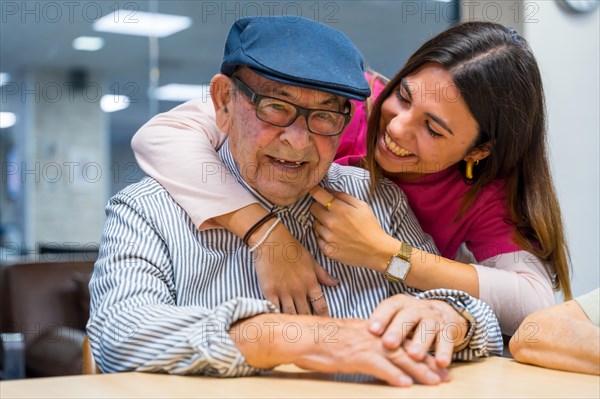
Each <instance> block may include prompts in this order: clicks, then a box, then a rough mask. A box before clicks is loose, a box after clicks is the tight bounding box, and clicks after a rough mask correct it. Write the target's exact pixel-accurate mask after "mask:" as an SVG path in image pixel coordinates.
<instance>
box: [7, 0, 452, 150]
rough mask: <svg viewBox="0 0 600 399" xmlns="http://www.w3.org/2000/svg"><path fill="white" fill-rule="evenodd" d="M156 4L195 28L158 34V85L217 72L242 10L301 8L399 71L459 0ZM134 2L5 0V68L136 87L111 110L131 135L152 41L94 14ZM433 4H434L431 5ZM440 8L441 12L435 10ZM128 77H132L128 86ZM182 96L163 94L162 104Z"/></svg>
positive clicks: (376, 64)
mask: <svg viewBox="0 0 600 399" xmlns="http://www.w3.org/2000/svg"><path fill="white" fill-rule="evenodd" d="M157 3H158V12H161V13H167V14H175V15H185V16H189V17H191V18H192V19H193V24H192V26H191V28H189V29H187V30H184V31H181V32H179V33H176V34H174V35H172V36H169V37H166V38H163V39H159V67H160V85H164V84H168V83H189V84H203V83H207V82H209V81H210V78H211V77H212V76H213V74H215V73H216V72H217V71H218V68H219V65H220V59H221V56H222V49H223V43H224V41H225V37H226V35H227V32H228V30H229V27H230V26H231V24H232V23H233V22H234V20H236V19H237V18H239V17H244V16H252V15H263V16H269V15H286V16H288V17H290V18H293V17H294V16H296V15H300V14H301V15H302V16H305V17H308V18H312V19H316V20H318V21H320V22H324V23H326V24H327V25H330V26H332V27H334V28H336V29H339V30H341V31H343V32H344V33H346V34H347V35H348V36H349V37H350V38H351V39H352V40H353V41H354V42H355V43H356V45H357V46H358V47H359V48H360V49H361V51H363V53H364V54H365V58H366V59H367V62H368V64H370V65H371V66H372V67H373V68H374V69H376V70H378V71H380V72H382V73H384V74H387V75H392V74H393V73H394V72H395V71H396V69H397V68H398V67H399V66H400V65H401V63H402V62H403V61H405V60H406V58H407V56H408V55H409V54H410V53H411V52H412V51H414V50H415V49H416V48H417V47H418V45H419V44H421V43H422V42H423V41H424V40H425V39H427V38H428V37H430V36H431V35H432V34H434V33H436V32H438V31H440V30H442V29H444V28H445V27H446V26H448V25H449V24H450V23H451V22H452V21H451V19H452V18H453V14H452V8H451V7H453V6H454V5H453V4H452V3H448V2H446V1H424V2H416V1H335V2H334V1H321V2H317V1H314V0H313V1H295V2H290V1H209V2H206V1H194V0H187V1H166V0H163V1H157ZM115 6H117V7H116V8H122V9H123V8H126V9H127V10H130V11H123V13H124V14H123V17H124V18H125V17H127V16H133V17H134V16H135V11H136V10H139V11H149V10H148V8H149V3H148V2H146V1H123V2H120V1H112V0H110V1H109V0H106V1H103V0H100V1H75V2H67V1H6V0H0V10H1V14H2V15H1V25H0V72H8V73H10V74H11V77H12V79H11V80H13V81H17V82H18V81H19V79H24V76H26V73H27V72H29V71H36V70H55V71H56V70H58V71H64V72H65V80H67V79H68V77H67V76H68V75H67V74H68V71H70V70H72V69H74V68H83V69H85V70H86V71H88V72H89V74H90V76H94V79H98V80H99V82H98V83H101V85H102V87H103V88H104V90H106V91H107V92H112V91H114V90H115V89H116V88H117V87H118V88H119V91H122V93H119V94H133V96H132V97H133V99H134V100H135V101H137V102H136V103H134V104H132V105H131V106H130V107H129V108H127V109H126V110H123V111H118V112H115V113H112V114H110V121H111V122H110V127H111V139H112V141H113V143H121V142H124V141H128V140H129V139H130V138H131V136H132V135H133V133H134V132H135V130H136V129H137V128H138V127H139V126H140V125H141V124H143V123H144V122H145V121H146V120H147V119H148V118H149V116H150V115H149V109H150V106H149V101H148V97H147V95H146V93H147V87H148V65H149V55H148V48H149V47H148V46H149V40H148V38H145V37H138V36H127V35H119V34H111V33H101V32H95V31H94V30H93V29H92V22H93V21H94V20H96V19H97V18H99V17H101V16H103V15H106V14H109V13H111V12H113V11H114V10H115ZM428 10H429V12H428ZM432 10H433V11H432ZM84 35H85V36H100V37H102V38H104V40H105V44H104V48H102V49H101V50H100V51H97V52H87V51H76V50H74V49H73V48H72V45H71V43H72V41H73V39H75V38H76V37H78V36H84ZM127 85H128V86H127ZM175 105H177V103H174V102H160V103H159V111H165V110H168V109H170V108H172V107H173V106H175Z"/></svg>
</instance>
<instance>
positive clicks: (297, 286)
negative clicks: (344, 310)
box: [253, 224, 338, 316]
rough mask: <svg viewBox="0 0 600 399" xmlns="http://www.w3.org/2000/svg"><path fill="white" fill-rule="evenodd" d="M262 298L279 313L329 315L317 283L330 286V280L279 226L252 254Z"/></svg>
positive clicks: (285, 230)
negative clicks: (312, 310) (276, 308)
mask: <svg viewBox="0 0 600 399" xmlns="http://www.w3.org/2000/svg"><path fill="white" fill-rule="evenodd" d="M253 255H254V261H255V268H256V274H257V276H258V282H259V285H260V289H261V290H262V293H263V295H264V296H265V298H266V299H267V300H269V301H271V302H272V303H273V304H274V305H275V306H276V307H278V308H279V309H281V311H282V312H283V313H288V314H296V313H297V314H310V313H311V306H312V308H313V309H314V311H315V314H317V315H319V316H329V309H328V307H327V302H326V300H325V297H324V296H323V291H322V290H321V286H320V285H319V283H321V284H325V285H329V286H334V285H336V284H338V281H337V280H336V279H334V278H333V277H331V276H330V275H329V274H328V273H327V272H326V271H325V269H323V267H322V266H321V265H319V264H318V263H317V262H316V261H315V259H314V258H313V256H312V255H311V254H310V253H309V252H308V250H307V249H306V248H304V246H303V245H302V244H300V242H298V240H296V238H295V237H294V236H292V234H291V233H290V232H289V231H288V230H287V229H286V228H285V226H283V225H281V224H279V225H278V226H277V227H276V228H275V229H274V230H273V232H272V233H271V234H270V235H269V237H268V239H267V240H266V241H265V242H264V243H263V244H262V245H261V246H260V247H259V248H258V249H257V250H255V251H254V253H253Z"/></svg>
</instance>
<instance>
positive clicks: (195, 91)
mask: <svg viewBox="0 0 600 399" xmlns="http://www.w3.org/2000/svg"><path fill="white" fill-rule="evenodd" d="M154 98H156V99H158V100H161V101H188V100H191V99H194V98H199V99H208V98H210V86H208V85H186V84H180V83H170V84H168V85H164V86H161V87H159V88H157V89H156V90H155V91H154Z"/></svg>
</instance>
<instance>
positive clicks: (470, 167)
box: [465, 160, 479, 180]
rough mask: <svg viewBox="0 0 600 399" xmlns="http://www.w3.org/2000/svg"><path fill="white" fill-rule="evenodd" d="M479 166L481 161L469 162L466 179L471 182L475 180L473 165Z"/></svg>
mask: <svg viewBox="0 0 600 399" xmlns="http://www.w3.org/2000/svg"><path fill="white" fill-rule="evenodd" d="M477 164H479V160H477V161H475V162H471V161H467V167H466V168H465V177H466V178H467V179H469V180H473V165H477Z"/></svg>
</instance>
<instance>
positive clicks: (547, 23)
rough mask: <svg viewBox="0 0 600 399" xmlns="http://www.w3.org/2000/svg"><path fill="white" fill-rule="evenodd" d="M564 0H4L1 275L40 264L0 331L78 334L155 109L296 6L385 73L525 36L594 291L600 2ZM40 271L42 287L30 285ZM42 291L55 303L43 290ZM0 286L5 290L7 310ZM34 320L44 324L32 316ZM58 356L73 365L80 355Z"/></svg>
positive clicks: (11, 292) (194, 92)
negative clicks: (432, 50) (424, 57)
mask: <svg viewBox="0 0 600 399" xmlns="http://www.w3.org/2000/svg"><path fill="white" fill-rule="evenodd" d="M575 2H577V1H575ZM594 2H597V0H591V1H585V0H584V1H579V3H589V4H591V3H594ZM567 3H568V2H567V1H546V0H543V1H524V0H497V1H488V0H485V1H484V0H478V1H470V0H464V1H459V0H440V1H433V0H423V1H399V0H394V1H382V0H372V1H192V0H189V1H175V0H172V1H112V0H111V1H68V2H67V1H64V2H63V1H5V0H2V1H0V15H1V25H0V96H1V102H0V107H1V110H0V111H1V112H2V113H1V114H0V163H1V166H2V171H1V172H2V173H1V179H2V180H1V184H0V201H1V206H0V264H2V265H3V267H2V269H3V270H4V269H8V268H9V266H11V265H15V264H23V263H26V264H34V266H35V267H36V269H35V270H34V269H33V268H31V269H28V271H27V272H26V273H22V274H21V275H18V274H16V273H15V274H14V275H12V277H10V278H9V277H7V275H6V273H2V276H3V279H2V290H3V294H2V295H3V305H2V306H3V327H2V331H3V332H4V331H9V330H10V329H11V328H12V329H16V330H19V329H21V330H22V329H23V328H25V329H26V330H28V331H29V332H30V333H29V335H30V336H31V337H29V336H26V341H27V340H31V341H32V342H33V341H35V340H39V335H40V334H54V335H53V336H58V335H57V333H56V331H54V330H53V331H50V332H48V331H45V330H44V325H43V323H44V320H46V322H47V323H50V322H52V323H54V324H56V322H55V320H56V317H58V316H53V317H55V318H44V317H46V316H40V315H36V316H31V315H29V316H28V317H29V319H26V318H25V319H18V318H17V317H16V314H17V313H19V314H20V313H23V314H24V315H25V314H27V312H30V313H31V312H38V313H44V312H56V308H59V307H61V306H62V307H65V306H66V307H67V308H68V309H67V310H64V311H63V313H64V314H63V315H62V316H61V317H63V319H64V320H63V321H62V323H63V325H66V326H69V328H72V329H75V330H78V329H82V328H83V327H82V325H83V323H84V322H85V320H84V319H82V317H83V316H81V315H82V314H85V312H86V309H85V306H84V305H85V301H86V298H85V295H86V292H85V291H86V290H87V287H86V281H85V276H86V273H87V274H89V271H90V270H91V267H92V264H93V261H94V259H95V256H96V251H97V247H98V244H99V240H100V235H101V232H102V228H103V223H104V217H105V216H104V206H105V204H106V202H107V201H108V199H109V198H110V196H112V195H113V194H115V193H116V192H117V191H119V190H120V189H122V188H123V187H125V186H126V185H128V184H131V183H134V182H136V181H138V180H139V179H140V178H141V177H143V176H144V174H143V172H142V171H141V170H140V168H139V167H138V166H137V164H136V162H135V159H134V157H133V154H132V151H131V148H130V140H131V137H132V136H133V134H134V133H135V132H136V130H137V129H138V128H139V127H140V126H141V125H142V124H144V123H145V122H146V121H147V120H148V119H150V118H151V117H152V116H153V115H155V114H157V113H159V112H164V111H167V110H169V109H171V108H173V107H174V106H176V105H178V104H180V103H182V102H184V101H186V100H188V99H191V98H197V97H202V98H207V97H208V89H207V85H208V83H209V81H210V79H211V77H212V76H213V75H214V74H215V73H216V72H217V71H218V68H219V65H220V60H221V56H222V48H223V44H224V41H225V37H226V34H227V31H228V30H229V27H230V26H231V24H232V23H233V22H234V21H235V20H236V19H238V18H241V17H247V16H254V15H262V16H279V15H283V16H286V17H288V18H290V19H293V18H295V17H297V16H304V17H308V18H311V19H315V20H318V21H320V22H323V23H325V24H327V25H330V26H332V27H334V28H336V29H339V30H341V31H343V32H344V33H346V34H347V35H348V36H349V37H350V38H351V39H352V40H353V41H354V43H356V45H357V46H358V47H359V49H360V50H361V51H362V52H363V53H364V55H365V58H366V60H367V63H368V65H369V66H370V67H371V68H372V69H374V70H376V71H378V72H380V73H382V74H384V75H386V76H391V75H393V74H394V73H395V72H396V70H397V69H398V68H399V67H400V66H401V65H402V64H403V62H404V61H406V59H407V57H408V56H409V55H410V54H411V53H412V52H413V51H414V50H416V49H417V47H418V46H419V45H420V44H421V43H423V42H424V41H425V40H426V39H428V38H429V37H431V36H432V35H433V34H435V33H437V32H439V31H441V30H443V29H445V28H447V27H448V26H450V25H451V24H453V23H455V22H457V21H460V20H463V21H466V20H488V21H494V22H499V23H502V24H505V25H510V26H513V27H515V29H516V30H517V31H518V32H519V33H521V35H522V36H524V37H525V38H526V39H527V40H528V41H529V43H530V45H531V46H532V48H533V50H534V52H535V54H536V57H537V59H538V62H539V64H540V67H541V70H542V74H543V77H544V84H545V90H546V99H547V107H548V114H549V132H550V148H551V157H552V159H551V163H552V166H553V172H554V177H555V183H556V185H557V188H558V192H559V198H560V201H561V205H562V209H563V213H564V218H565V221H566V227H567V233H568V239H569V244H570V248H571V254H572V261H573V266H574V278H573V284H574V285H573V287H574V294H576V295H578V294H582V293H584V292H587V291H589V290H591V289H592V288H595V287H596V286H597V285H598V283H599V280H600V277H599V269H600V267H599V263H600V256H599V245H598V243H599V242H600V236H599V225H600V221H599V205H600V200H599V191H600V189H599V180H600V178H599V169H600V167H599V155H598V153H599V148H600V144H599V131H600V126H599V125H600V123H599V116H598V110H599V109H600V102H599V92H600V83H599V71H600V65H599V49H600V43H599V37H600V33H599V11H598V9H597V8H596V9H593V10H591V11H590V12H578V11H576V10H575V9H573V8H571V7H569V4H567ZM590 8H593V7H590ZM157 16H161V17H162V18H161V19H155V18H156V17H157ZM298 40H302V38H298ZM46 262H49V263H46ZM64 262H71V263H75V264H76V265H75V266H73V265H72V264H71V265H70V267H67V268H66V269H61V270H62V272H61V273H66V274H65V275H60V276H59V277H57V273H59V268H58V267H51V266H49V265H50V264H54V265H58V264H63V263H64ZM40 265H43V267H41V268H40ZM32 267H33V266H32ZM49 271H50V272H51V273H53V274H52V276H48V272H49ZM64 276H68V277H64ZM82 276H83V277H82ZM34 279H35V281H36V282H41V281H45V283H44V284H47V285H50V286H51V288H48V289H47V290H46V291H45V289H44V288H40V287H41V286H42V285H44V284H42V283H39V284H38V283H36V284H35V285H31V282H32V281H33V280H34ZM23 281H24V282H23ZM58 281H60V283H59V282H58ZM82 281H83V283H82ZM27 282H28V283H29V285H27V284H26V283H27ZM40 284H41V285H40ZM32 286H33V287H35V289H33V290H32V289H28V288H27V287H32ZM44 286H45V285H44ZM82 287H83V288H82ZM33 291H35V292H33ZM50 292H53V293H54V294H55V295H58V298H57V299H56V301H57V302H52V301H50V300H48V295H51V293H50ZM66 292H68V294H66ZM7 296H12V297H13V298H12V302H11V303H12V305H10V306H9V305H8V303H9V302H8V299H6V297H7ZM34 297H37V301H38V302H32V301H33V299H32V298H34ZM559 299H560V298H559ZM29 302H32V303H29ZM14 303H19V304H20V305H19V306H22V308H17V307H15V305H14ZM82 303H83V305H82ZM82 306H83V308H82ZM32 309H34V310H32ZM35 309H37V310H35ZM11 317H12V318H11ZM32 317H33V319H32ZM35 317H37V318H35ZM31 320H34V321H35V323H38V324H37V326H36V325H35V323H34V324H28V323H32V321H31ZM19 323H21V324H19ZM40 323H42V324H40ZM9 324H10V325H9ZM15 326H16V327H15ZM24 326H25V327H24ZM56 327H57V328H59V327H60V326H58V325H57V326H56ZM34 332H35V334H34ZM36 334H37V335H36ZM69 340H70V341H74V340H73V339H72V338H69ZM46 341H48V340H46ZM27 343H28V344H29V343H30V342H29V341H27ZM46 349H47V348H46ZM46 349H43V348H42V349H40V350H39V351H41V353H43V352H44V350H46ZM28 356H30V354H29V353H28ZM32 356H33V355H32ZM64 356H66V357H68V356H71V357H72V358H73V359H76V358H77V359H79V357H80V353H76V354H67V355H64ZM65 361H67V362H68V361H69V360H68V359H67V360H65ZM42 363H43V362H42V361H40V360H39V359H38V360H37V364H42ZM70 366H71V367H72V368H73V367H75V368H76V367H78V366H77V365H75V366H73V363H72V362H71V363H70ZM53 367H54V368H55V366H52V365H50V366H48V368H49V369H52V368H53ZM48 372H50V373H51V372H52V371H48V370H37V371H31V370H29V371H28V373H29V374H30V375H45V374H44V373H48ZM55 372H56V370H55ZM61 372H62V371H61ZM64 373H66V371H64Z"/></svg>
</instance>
